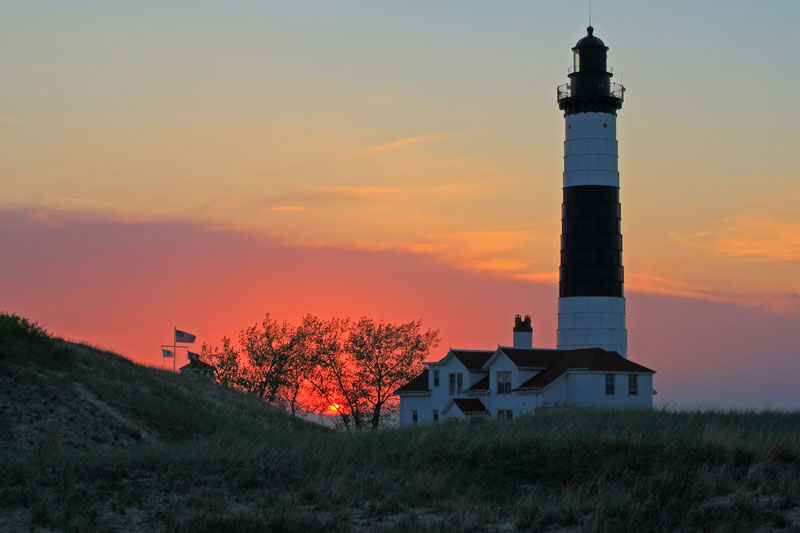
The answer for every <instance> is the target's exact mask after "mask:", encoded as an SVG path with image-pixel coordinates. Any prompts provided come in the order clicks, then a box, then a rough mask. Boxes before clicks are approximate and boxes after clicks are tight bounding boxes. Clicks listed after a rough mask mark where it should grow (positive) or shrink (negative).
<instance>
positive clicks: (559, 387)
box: [541, 374, 568, 407]
mask: <svg viewBox="0 0 800 533" xmlns="http://www.w3.org/2000/svg"><path fill="white" fill-rule="evenodd" d="M567 379H568V375H567V374H565V375H563V376H561V377H559V378H557V379H556V380H555V381H554V382H552V383H551V384H550V385H548V386H547V387H545V389H544V390H543V391H542V393H541V396H542V398H541V400H542V407H556V406H559V405H567Z"/></svg>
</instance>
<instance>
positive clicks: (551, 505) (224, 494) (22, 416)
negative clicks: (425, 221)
mask: <svg viewBox="0 0 800 533" xmlns="http://www.w3.org/2000/svg"><path fill="white" fill-rule="evenodd" d="M0 440H1V441H2V451H0V464H1V465H2V475H0V530H22V529H38V528H42V529H67V530H108V529H126V530H129V529H138V530H177V531H198V530H200V531H202V530H215V531H219V530H231V531H249V530H252V531H263V530H273V531H337V530H338V531H352V530H362V531H411V530H422V531H426V530H429V531H470V530H496V531H509V530H575V531H583V530H587V531H593V530H598V531H647V530H657V531H664V530H722V531H725V530H732V531H748V530H757V529H761V530H767V531H768V530H784V531H800V414H798V413H778V412H766V413H722V412H717V413H675V412H667V411H623V410H615V411H600V410H573V409H563V410H554V411H546V412H541V413H538V414H536V415H535V416H530V417H526V418H520V419H519V420H515V421H513V422H504V421H485V422H480V423H465V424H441V425H438V426H428V427H422V428H414V429H393V430H386V431H379V432H370V431H368V432H362V433H358V434H344V433H336V432H334V431H330V430H327V429H324V428H320V427H318V426H315V425H312V424H309V423H306V422H303V421H300V420H297V419H294V418H292V417H290V416H288V415H287V414H285V413H284V412H282V411H279V410H276V409H273V408H270V407H269V406H265V405H263V404H261V403H260V402H259V401H257V400H255V399H253V398H250V397H247V396H245V395H242V394H238V393H236V392H233V391H227V390H224V389H221V388H220V387H217V386H215V385H213V384H211V383H208V382H205V381H203V380H200V379H191V378H186V377H185V376H175V375H172V374H171V373H168V372H163V371H159V370H155V369H150V368H144V367H140V366H137V365H135V364H133V363H131V362H129V361H127V360H126V359H124V358H121V357H119V356H116V355H113V354H110V353H108V352H102V351H99V350H95V349H93V348H90V347H86V346H83V345H76V344H70V343H65V342H63V341H60V340H57V339H51V338H50V337H49V336H47V335H45V334H43V333H42V332H41V331H39V330H37V329H36V328H35V327H32V326H31V325H30V324H26V323H25V322H22V321H20V320H18V319H15V318H10V317H7V316H6V317H0Z"/></svg>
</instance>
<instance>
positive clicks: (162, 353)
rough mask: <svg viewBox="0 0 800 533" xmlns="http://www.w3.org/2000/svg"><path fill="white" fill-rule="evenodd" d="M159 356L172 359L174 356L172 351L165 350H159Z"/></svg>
mask: <svg viewBox="0 0 800 533" xmlns="http://www.w3.org/2000/svg"><path fill="white" fill-rule="evenodd" d="M161 355H162V356H164V357H172V356H173V355H175V354H174V353H172V350H167V349H166V348H161Z"/></svg>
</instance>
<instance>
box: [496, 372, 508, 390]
mask: <svg viewBox="0 0 800 533" xmlns="http://www.w3.org/2000/svg"><path fill="white" fill-rule="evenodd" d="M497 394H511V372H498V373H497Z"/></svg>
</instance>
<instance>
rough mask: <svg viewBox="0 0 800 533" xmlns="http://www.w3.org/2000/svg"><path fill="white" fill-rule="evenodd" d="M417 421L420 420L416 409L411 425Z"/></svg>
mask: <svg viewBox="0 0 800 533" xmlns="http://www.w3.org/2000/svg"><path fill="white" fill-rule="evenodd" d="M417 419H419V413H417V410H416V409H414V410H413V411H411V423H412V424H416V423H417Z"/></svg>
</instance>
